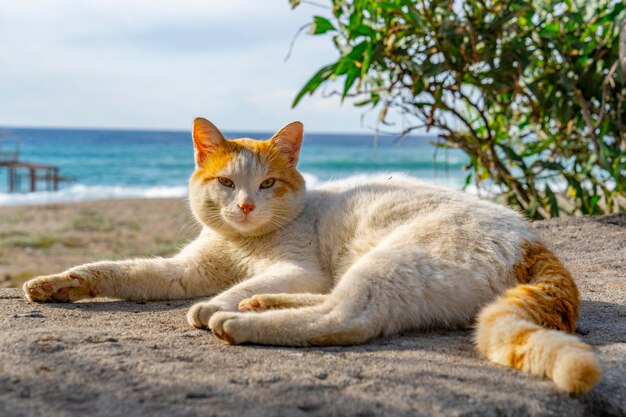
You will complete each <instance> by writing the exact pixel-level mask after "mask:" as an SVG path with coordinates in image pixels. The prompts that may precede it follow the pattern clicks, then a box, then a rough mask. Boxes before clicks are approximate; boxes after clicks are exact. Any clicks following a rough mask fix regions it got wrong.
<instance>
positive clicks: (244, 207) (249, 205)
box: [239, 203, 255, 215]
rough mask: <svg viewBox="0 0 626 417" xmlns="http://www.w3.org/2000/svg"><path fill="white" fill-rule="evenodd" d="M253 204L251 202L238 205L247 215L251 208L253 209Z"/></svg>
mask: <svg viewBox="0 0 626 417" xmlns="http://www.w3.org/2000/svg"><path fill="white" fill-rule="evenodd" d="M254 207H255V205H254V204H253V203H243V204H242V205H240V206H239V208H240V209H241V211H243V214H245V215H248V213H250V212H251V211H252V210H254Z"/></svg>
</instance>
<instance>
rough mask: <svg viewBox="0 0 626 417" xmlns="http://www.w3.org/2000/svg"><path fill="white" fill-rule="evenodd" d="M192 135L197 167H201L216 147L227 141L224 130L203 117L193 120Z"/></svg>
mask: <svg viewBox="0 0 626 417" xmlns="http://www.w3.org/2000/svg"><path fill="white" fill-rule="evenodd" d="M192 137H193V148H194V157H195V160H196V167H200V166H201V165H202V163H203V162H204V160H205V159H206V158H207V157H208V156H209V155H210V154H211V153H212V152H213V151H214V150H215V149H216V148H219V147H220V146H222V145H223V144H224V142H226V139H224V135H222V132H220V130H219V129H218V128H217V127H216V126H215V125H214V124H213V123H211V122H209V121H208V120H207V119H203V118H202V117H198V118H196V119H195V120H194V121H193V132H192Z"/></svg>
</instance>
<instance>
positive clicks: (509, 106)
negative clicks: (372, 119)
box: [291, 0, 626, 218]
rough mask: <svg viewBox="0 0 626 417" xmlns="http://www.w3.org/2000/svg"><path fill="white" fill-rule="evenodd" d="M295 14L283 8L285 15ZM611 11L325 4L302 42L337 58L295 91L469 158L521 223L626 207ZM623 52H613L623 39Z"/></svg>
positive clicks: (625, 157)
mask: <svg viewBox="0 0 626 417" xmlns="http://www.w3.org/2000/svg"><path fill="white" fill-rule="evenodd" d="M299 3H300V1H298V0H292V1H291V4H292V6H293V7H296V6H298V4H299ZM625 8H626V6H625V4H624V3H623V2H622V1H608V0H606V1H602V0H586V1H584V0H583V1H580V2H579V3H576V2H575V1H574V0H565V1H551V0H544V1H532V0H508V1H497V0H463V1H456V2H455V1H452V0H331V2H330V6H329V8H328V9H327V10H328V13H327V14H326V15H325V16H315V17H314V18H313V21H312V22H311V24H310V33H312V34H314V35H322V36H331V37H332V41H333V42H334V45H335V46H336V49H337V50H338V52H339V57H338V59H337V60H336V61H335V62H332V63H330V64H329V65H326V66H324V67H322V68H321V69H320V70H319V71H318V72H317V73H316V74H315V75H313V77H312V78H311V79H310V80H309V81H308V82H307V83H306V85H305V86H304V87H303V88H302V90H301V91H300V92H299V94H298V95H297V97H296V98H295V101H294V104H293V105H294V106H295V105H297V104H298V103H299V102H300V100H301V99H302V98H303V97H304V96H305V95H306V94H313V93H314V92H315V91H317V90H318V89H319V88H320V86H322V85H327V84H328V85H329V86H331V87H332V88H333V89H334V90H333V91H334V92H335V93H337V94H340V95H341V97H342V99H345V98H346V97H353V98H354V100H355V103H354V104H355V105H356V106H365V107H373V108H377V109H379V110H380V116H379V118H380V120H381V122H383V123H384V122H385V121H386V119H387V115H388V110H389V109H394V110H396V111H399V112H400V113H402V114H404V115H405V116H407V117H409V118H410V119H411V120H413V121H414V123H411V127H410V128H409V129H407V130H406V131H405V132H404V133H408V132H410V131H411V130H413V129H427V130H429V129H432V130H433V131H435V132H436V133H437V135H438V142H437V145H438V146H444V147H454V148H460V149H462V150H463V151H464V152H465V153H467V154H468V155H469V157H470V158H471V167H469V168H470V170H469V175H468V177H467V180H466V184H469V183H470V182H472V181H474V182H475V183H476V184H477V185H478V186H480V187H486V186H491V187H493V186H494V185H495V187H496V189H497V190H498V191H499V193H500V198H502V199H504V200H505V201H506V202H508V203H509V204H512V205H514V206H517V207H519V208H521V209H522V210H523V211H524V212H525V213H526V214H527V215H528V216H529V217H531V218H547V217H551V216H558V215H560V214H562V213H564V212H565V213H569V214H574V213H582V214H601V213H609V212H616V211H622V210H624V208H625V207H626V200H625V198H624V192H625V189H626V120H625V119H626V118H625V110H624V109H625V108H626V105H625V103H624V101H625V99H626V63H625V64H624V66H623V67H620V63H619V43H620V39H619V38H620V36H619V22H620V20H621V19H622V18H623V17H624V14H625ZM625 42H626V39H625Z"/></svg>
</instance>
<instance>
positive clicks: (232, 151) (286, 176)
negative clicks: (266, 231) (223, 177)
mask: <svg viewBox="0 0 626 417" xmlns="http://www.w3.org/2000/svg"><path fill="white" fill-rule="evenodd" d="M244 150H248V151H250V152H252V153H253V154H254V155H256V157H257V158H258V159H259V160H260V161H261V162H262V163H264V164H266V165H267V168H268V173H269V176H271V177H274V178H276V179H277V180H278V181H280V182H281V185H280V186H278V187H276V191H274V193H275V195H276V196H277V197H281V196H282V195H284V194H285V193H286V192H287V189H290V190H292V191H295V190H297V189H299V188H301V187H303V186H304V179H303V178H302V176H301V175H300V173H299V172H298V171H297V170H296V169H295V168H294V167H293V166H292V165H291V163H290V161H289V158H288V157H287V156H286V155H284V154H283V153H281V152H280V149H279V148H278V147H276V146H274V145H272V142H271V141H269V140H266V141H260V140H253V139H247V138H243V139H230V140H226V141H225V142H223V143H222V144H221V145H220V146H218V147H216V148H214V149H211V150H210V151H209V155H208V156H207V157H206V158H205V159H204V160H203V162H202V165H201V166H200V167H199V168H198V169H197V170H196V171H195V172H194V173H193V175H192V181H205V182H206V181H209V180H212V179H215V178H217V174H218V173H219V172H220V171H221V170H222V169H224V167H225V166H226V165H228V163H229V162H230V161H231V160H232V159H233V158H235V157H236V156H237V154H238V153H240V152H243V151H244Z"/></svg>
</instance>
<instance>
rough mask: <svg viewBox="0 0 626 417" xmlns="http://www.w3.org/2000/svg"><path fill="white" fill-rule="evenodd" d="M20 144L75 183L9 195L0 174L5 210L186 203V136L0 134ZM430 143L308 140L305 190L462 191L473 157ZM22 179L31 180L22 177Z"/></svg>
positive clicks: (28, 156) (1, 146)
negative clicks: (375, 186) (377, 183)
mask: <svg viewBox="0 0 626 417" xmlns="http://www.w3.org/2000/svg"><path fill="white" fill-rule="evenodd" d="M224 134H225V136H226V137H249V138H253V139H267V138H268V137H270V136H271V133H269V132H224ZM16 141H17V143H19V151H20V154H19V158H20V160H21V161H26V162H31V163H40V164H49V165H55V166H58V167H60V169H61V170H60V174H61V175H63V176H67V177H72V178H73V179H74V181H73V182H68V183H61V185H60V189H59V191H56V192H54V191H45V183H44V182H41V181H40V182H39V183H38V184H37V187H38V190H40V191H37V192H34V193H31V192H26V191H27V189H28V186H29V180H28V178H27V177H26V176H25V175H22V176H21V177H20V182H21V190H22V191H21V192H17V193H15V192H14V193H9V192H8V178H7V170H6V169H3V168H2V167H0V206H11V205H25V204H46V203H56V202H67V201H82V200H96V199H116V198H158V197H163V198H165V197H184V196H186V195H187V179H188V177H189V175H190V174H191V172H192V171H193V168H194V163H193V146H192V141H191V136H190V133H189V132H188V131H148V130H146V131H143V130H141V131H140V130H95V129H94V130H91V129H29V128H10V129H8V128H7V129H0V152H2V151H3V150H4V151H6V150H7V149H11V147H12V146H14V143H16ZM435 141H436V138H435V137H433V136H417V135H416V136H405V137H398V136H390V135H378V136H377V135H374V134H373V133H372V134H343V133H342V134H339V133H338V134H331V133H307V134H305V138H304V144H303V148H302V152H301V155H300V160H299V165H298V168H299V170H300V172H302V173H303V176H304V178H305V180H306V182H307V187H309V188H311V187H315V186H316V185H318V184H320V183H322V182H324V181H328V180H331V179H339V178H345V177H348V176H352V175H363V174H373V173H390V172H403V173H407V174H410V175H413V176H415V177H418V178H421V179H426V180H430V181H433V182H436V183H439V184H443V185H446V186H448V187H451V188H461V187H462V186H463V184H464V182H465V178H466V176H467V172H465V171H464V166H465V165H467V164H468V158H467V157H466V156H465V155H464V154H463V153H462V152H461V151H459V150H456V149H442V148H437V147H435V146H434V145H433V143H434V142H435ZM23 174H26V173H25V172H23Z"/></svg>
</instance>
